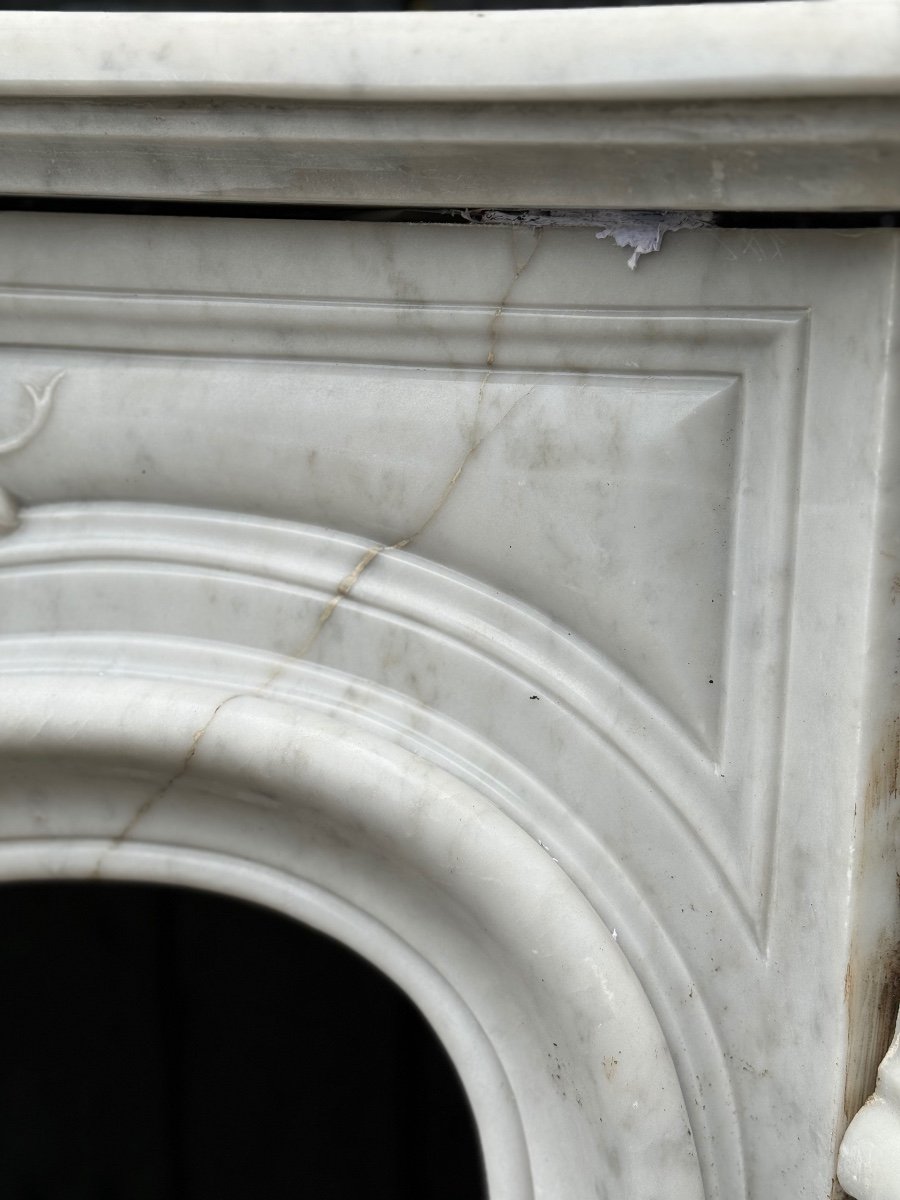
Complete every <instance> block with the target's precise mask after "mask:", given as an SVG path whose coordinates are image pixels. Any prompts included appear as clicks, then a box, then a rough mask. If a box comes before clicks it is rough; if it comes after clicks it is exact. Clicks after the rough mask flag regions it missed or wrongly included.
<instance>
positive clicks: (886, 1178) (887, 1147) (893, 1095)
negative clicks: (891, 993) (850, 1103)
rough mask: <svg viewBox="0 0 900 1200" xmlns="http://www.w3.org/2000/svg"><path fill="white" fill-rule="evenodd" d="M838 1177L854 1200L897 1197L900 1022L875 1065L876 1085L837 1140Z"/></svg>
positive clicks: (899, 1181)
mask: <svg viewBox="0 0 900 1200" xmlns="http://www.w3.org/2000/svg"><path fill="white" fill-rule="evenodd" d="M838 1177H839V1179H840V1181H841V1183H842V1184H843V1186H844V1187H845V1188H846V1189H847V1191H848V1192H849V1193H850V1194H851V1195H853V1196H856V1197H858V1200H898V1197H900V1025H898V1028H897V1032H896V1034H895V1035H894V1040H893V1041H892V1042H891V1046H890V1049H889V1050H888V1052H887V1054H886V1055H885V1057H884V1061H883V1062H882V1064H881V1066H880V1067H879V1069H878V1086H877V1088H876V1089H875V1094H874V1095H873V1096H872V1097H871V1098H870V1099H869V1100H868V1102H867V1103H866V1105H865V1107H864V1108H863V1109H862V1110H861V1111H860V1112H858V1113H857V1114H856V1116H855V1117H854V1118H853V1120H852V1122H851V1123H850V1128H849V1129H848V1130H847V1134H846V1136H845V1138H844V1140H843V1142H842V1144H841V1153H840V1157H839V1159H838Z"/></svg>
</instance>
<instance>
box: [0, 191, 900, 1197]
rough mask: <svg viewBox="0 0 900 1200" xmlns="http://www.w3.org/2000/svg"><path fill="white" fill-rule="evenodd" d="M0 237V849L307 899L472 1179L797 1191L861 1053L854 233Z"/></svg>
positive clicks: (884, 318)
mask: <svg viewBox="0 0 900 1200" xmlns="http://www.w3.org/2000/svg"><path fill="white" fill-rule="evenodd" d="M138 233H139V236H136V235H137V234H138ZM679 239H680V240H679ZM0 246H2V250H3V257H2V261H3V264H4V266H3V274H2V278H0V315H2V321H0V450H5V452H4V453H3V454H2V457H0V484H2V486H3V488H4V489H5V490H6V492H7V493H8V495H9V496H10V497H13V498H14V499H15V504H16V505H17V507H18V514H17V521H18V523H17V524H16V525H15V527H14V528H12V527H11V528H10V529H9V532H8V533H7V534H6V535H5V536H4V537H3V538H2V540H0V611H2V613H3V624H2V636H0V713H2V719H0V743H2V744H0V750H2V756H3V773H2V781H0V872H2V874H3V876H4V877H5V878H9V879H11V878H51V877H58V876H64V877H78V878H90V877H95V878H142V879H153V880H161V881H169V882H172V883H187V884H190V885H194V886H202V887H210V888H217V889H220V890H223V891H228V892H231V893H234V894H236V895H241V896H245V897H247V898H249V899H255V900H259V901H261V902H263V903H266V904H269V905H272V906H274V907H277V908H281V909H283V910H284V911H287V912H291V913H293V914H294V915H295V916H297V917H298V918H299V919H302V920H305V921H308V922H309V923H311V924H313V925H316V926H318V927H320V928H323V929H325V930H327V931H328V932H331V933H334V934H335V935H336V936H339V937H341V938H342V939H343V940H345V941H347V942H348V943H349V944H351V945H353V946H354V947H355V948H356V949H358V950H360V951H361V952H362V953H364V954H366V955H367V956H368V957H370V958H372V959H373V960H374V961H375V962H376V963H378V965H380V966H381V967H382V968H383V969H384V970H386V971H387V972H388V973H389V974H391V975H392V976H393V977H394V978H395V979H396V980H397V981H398V982H399V983H400V984H401V986H403V987H404V988H405V989H406V990H407V991H408V992H409V993H410V995H412V996H413V998H414V999H415V1000H416V1001H417V1002H418V1003H419V1004H420V1006H421V1007H422V1009H423V1011H424V1012H425V1013H426V1015H427V1016H428V1017H429V1018H430V1019H431V1021H432V1022H433V1024H434V1025H435V1028H436V1029H437V1031H438V1032H439V1034H440V1035H441V1037H442V1038H443V1039H444V1041H445V1044H446V1045H447V1047H448V1049H449V1050H450V1053H451V1055H452V1056H453V1058H454V1060H455V1062H456V1063H457V1065H458V1067H459V1069H460V1073H461V1075H462V1077H463V1080H464V1082H465V1084H466V1087H467V1089H468V1093H469V1096H470V1098H471V1100H472V1104H473V1108H474V1111H475V1114H476V1118H477V1119H478V1123H479V1128H480V1130H481V1136H482V1140H483V1145H484V1150H485V1158H486V1162H487V1167H488V1173H489V1179H490V1186H491V1196H492V1200H497V1198H500V1200H507V1198H509V1200H529V1198H530V1197H532V1196H534V1197H543V1198H549V1197H554V1198H555V1197H566V1200H569V1198H570V1197H578V1198H580V1197H585V1198H588V1197H591V1198H593V1197H596V1196H608V1197H610V1200H612V1197H616V1198H618V1197H620V1196H625V1195H627V1196H630V1197H635V1198H636V1200H651V1198H652V1200H655V1198H656V1197H657V1196H658V1195H660V1181H661V1180H663V1181H664V1182H665V1189H666V1194H667V1195H668V1196H671V1197H673V1198H676V1200H695V1198H696V1200H700V1198H701V1197H705V1198H706V1200H740V1198H747V1200H762V1198H763V1197H766V1200H768V1198H769V1197H771V1196H779V1195H785V1196H792V1197H793V1196H796V1195H802V1194H804V1191H806V1192H807V1193H808V1194H810V1195H821V1196H823V1197H824V1196H825V1195H827V1194H828V1190H830V1189H831V1186H832V1182H833V1178H834V1165H835V1158H836V1152H837V1144H838V1142H839V1140H840V1136H841V1134H842V1132H843V1124H842V1122H845V1118H846V1116H848V1115H852V1114H845V1113H844V1111H843V1110H844V1104H845V1101H846V1100H847V1097H848V1096H850V1095H851V1094H853V1093H854V1090H856V1091H858V1090H860V1089H861V1088H864V1087H865V1082H866V1080H867V1079H868V1075H869V1074H871V1075H872V1077H873V1078H874V1065H875V1063H876V1062H877V1058H878V1057H879V1049H883V1048H880V1047H878V1046H877V1045H876V1044H875V1042H876V1041H877V1039H873V1044H872V1045H871V1046H870V1047H869V1049H868V1051H867V1052H866V1053H867V1054H868V1059H870V1060H871V1062H869V1061H868V1060H867V1061H865V1062H864V1061H863V1058H864V1057H865V1055H864V1054H863V1051H862V1050H861V1049H859V1048H858V1047H857V1046H856V1044H855V1043H854V1040H853V1039H854V1038H855V1037H856V1036H857V1034H856V1030H857V1028H859V1027H860V1013H858V1012H854V1011H848V1009H847V1008H846V1007H845V1004H847V1003H849V1001H846V1000H845V994H844V984H845V977H846V973H847V966H848V961H849V959H850V957H851V956H853V960H854V963H855V964H856V966H857V967H858V969H859V971H860V972H861V973H862V975H863V976H864V977H865V978H866V979H867V981H868V983H869V984H871V985H872V986H876V985H877V984H878V983H879V977H878V962H879V954H880V952H879V951H878V950H877V948H876V947H875V946H870V945H869V944H868V943H867V942H866V938H865V936H864V935H863V933H862V932H860V931H859V930H858V929H857V928H856V926H855V925H854V922H855V921H856V920H857V915H858V913H859V911H860V909H861V906H862V905H863V904H864V902H865V896H864V895H863V892H864V889H862V888H861V887H860V886H859V881H858V880H857V879H856V877H855V876H854V875H853V864H854V862H856V861H859V859H858V852H860V853H861V852H862V850H864V849H865V847H866V846H868V852H869V853H872V854H873V862H874V859H875V857H876V856H874V852H873V851H872V848H871V846H872V844H871V843H870V842H867V838H871V837H874V833H873V831H874V830H875V829H876V827H877V829H878V830H879V831H881V832H884V834H885V836H887V833H888V831H889V830H890V829H891V825H890V818H889V816H888V815H886V814H888V813H889V811H890V810H889V805H888V802H887V798H886V795H885V794H882V793H884V792H885V790H886V788H887V784H885V783H883V782H882V783H876V785H875V788H874V799H872V800H871V803H870V804H869V806H868V809H866V808H865V805H864V804H863V802H862V798H863V795H864V792H865V773H866V769H867V766H868V765H869V763H870V759H871V755H872V754H874V753H875V750H876V739H875V734H874V733H873V734H872V743H871V745H870V744H868V743H867V741H866V737H868V734H867V735H866V737H863V736H862V735H861V734H860V728H861V725H862V723H863V722H862V718H863V717H864V716H865V717H866V723H867V724H871V725H872V727H873V728H874V726H875V724H876V723H877V721H876V718H879V719H880V717H882V716H883V715H884V713H885V712H886V705H885V702H884V697H883V696H882V695H881V694H880V693H879V691H878V687H879V686H880V685H879V684H878V683H877V681H875V680H876V676H875V674H874V673H873V669H872V664H873V662H874V660H875V649H873V647H874V645H875V642H876V641H877V640H878V638H881V639H882V640H883V641H886V640H887V638H888V635H887V633H886V632H885V631H886V630H887V628H888V626H887V619H886V617H885V615H884V614H885V613H886V612H887V608H886V605H887V601H886V599H885V597H886V596H887V594H888V588H887V586H886V583H887V575H886V572H887V570H888V567H887V561H888V560H887V559H886V558H885V559H884V561H882V556H881V555H880V549H881V548H882V543H881V542H880V541H879V539H880V538H881V536H882V533H883V531H884V529H885V525H886V522H887V517H886V515H885V514H889V513H890V509H889V507H888V501H887V499H886V495H887V484H886V482H885V481H886V479H887V464H888V463H889V457H890V454H891V453H892V452H893V451H892V445H893V443H892V441H891V437H892V436H893V425H892V424H891V421H892V418H891V417H890V415H889V406H888V405H887V403H886V395H887V390H886V389H887V386H888V385H887V379H888V376H887V369H886V366H885V364H886V362H887V356H888V349H889V345H888V340H887V337H886V333H885V331H886V329H887V328H888V313H889V312H890V311H891V310H890V305H891V303H892V288H893V287H894V280H895V275H896V257H897V240H896V236H895V234H894V233H893V232H892V231H890V230H883V231H874V232H867V233H865V234H861V235H860V236H858V237H853V238H848V237H841V236H839V235H838V234H835V233H831V232H825V231H822V232H815V231H794V232H778V233H771V234H769V233H758V234H756V235H753V236H751V235H749V234H748V233H747V231H726V230H721V229H705V230H698V231H692V232H691V233H690V234H688V233H684V234H680V235H676V236H674V237H673V238H672V240H671V243H670V244H669V243H667V245H666V248H665V251H664V253H661V254H659V255H654V256H652V257H648V259H647V260H646V261H642V262H641V264H640V268H639V270H638V271H636V272H634V273H631V272H629V271H628V269H627V267H626V266H625V256H623V254H622V251H621V250H620V249H619V248H618V247H616V246H614V245H609V244H607V243H605V242H602V243H601V242H599V241H598V240H597V239H596V238H595V237H594V236H593V232H592V231H591V230H590V229H586V230H580V229H564V230H554V229H549V230H532V229H521V228H483V227H478V228H475V227H451V226H433V225H432V226H428V225H419V226H415V225H398V226H392V225H388V224H378V223H369V222H358V223H352V224H351V223H342V222H334V223H330V222H324V221H316V222H293V221H291V222H261V221H259V222H257V221H246V222H245V221H236V220H229V221H227V222H224V221H217V220H212V219H210V220H193V221H191V222H189V223H188V224H186V223H185V221H184V220H183V219H180V218H179V219H165V218H141V219H140V221H139V224H138V225H136V224H135V223H134V221H133V220H131V219H129V218H122V217H102V218H101V217H89V216H71V215H70V216H48V215H37V214H18V215H15V214H6V215H4V216H3V218H2V221H0ZM836 272H837V273H839V274H840V278H841V281H842V284H841V288H840V289H839V291H838V290H836V289H835V288H834V287H833V286H832V281H833V279H834V278H835V273H836ZM848 307H849V308H850V309H852V311H853V313H854V324H853V334H852V336H853V338H854V346H853V353H852V354H851V353H848V352H847V348H846V342H845V333H846V313H847V311H848ZM51 381H54V383H53V391H52V403H50V404H45V405H44V407H43V408H40V398H41V397H44V396H46V395H48V389H50V388H51ZM26 385H27V386H26ZM29 389H31V390H29ZM26 399H30V400H33V401H34V412H33V415H32V417H29V414H28V411H26V409H25V407H24V405H25V401H26ZM39 408H40V415H41V420H42V424H41V427H40V428H38V429H34V430H33V431H32V432H33V436H30V437H28V438H25V437H24V435H22V434H21V433H20V432H19V431H21V430H24V429H29V421H32V422H33V421H36V420H37V414H38V411H39ZM848 464H852V469H848ZM7 523H8V524H9V525H10V526H12V524H13V522H12V521H9V522H7ZM836 541H839V542H840V545H841V555H840V557H839V558H835V555H834V554H833V548H834V545H835V543H836ZM873 564H874V565H873ZM883 603H884V605H885V608H884V611H882V607H881V606H882V604H883ZM861 613H862V614H865V620H863V618H862V617H860V615H859V614H861ZM826 648H827V650H826ZM835 661H837V662H839V663H840V664H841V666H840V669H839V670H835V669H833V665H832V664H833V663H834V662H835ZM848 712H851V713H853V714H855V716H854V719H853V720H852V721H849V722H848V720H847V718H846V714H847V713H848ZM880 733H881V731H880V730H879V739H880ZM877 745H879V746H880V745H881V740H878V741H877ZM878 779H879V780H882V781H883V780H884V779H886V775H885V773H884V772H882V773H881V774H879V775H878ZM870 782H871V781H870ZM848 797H849V798H850V801H851V802H850V803H848ZM854 797H859V798H860V804H859V812H858V814H857V813H856V812H855V811H854V805H853V803H852V800H853V798H854ZM879 822H880V824H878V823H879ZM881 832H880V833H879V836H881ZM861 848H862V849H861ZM854 856H857V857H854ZM879 862H880V860H879ZM823 863H827V864H829V867H828V870H829V872H831V873H832V878H831V879H823ZM886 870H887V868H886V866H885V865H884V864H881V865H877V864H876V865H875V866H873V867H872V870H871V872H870V873H869V874H868V875H867V876H866V887H869V885H870V884H871V885H872V886H873V887H874V886H875V885H876V884H880V882H881V876H880V875H879V872H882V873H883V872H886ZM834 878H838V879H839V880H840V881H842V882H840V884H839V885H838V886H836V885H835V884H834ZM892 884H893V880H892ZM890 920H891V919H890V918H888V917H885V919H884V920H883V921H882V923H881V932H882V933H884V930H885V928H890ZM835 930H847V931H848V932H847V934H846V937H845V936H844V935H843V934H837V933H835ZM882 982H883V981H882ZM862 990H864V989H860V990H858V991H857V993H856V995H857V996H859V995H860V994H862ZM823 1046H825V1047H828V1050H827V1053H824V1054H823V1053H822V1047H823ZM870 1068H871V1071H870Z"/></svg>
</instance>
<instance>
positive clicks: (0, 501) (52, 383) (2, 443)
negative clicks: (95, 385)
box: [0, 371, 65, 536]
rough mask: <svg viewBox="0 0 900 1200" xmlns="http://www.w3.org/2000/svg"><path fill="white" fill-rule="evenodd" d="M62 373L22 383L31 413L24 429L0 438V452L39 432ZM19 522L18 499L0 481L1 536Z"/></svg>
mask: <svg viewBox="0 0 900 1200" xmlns="http://www.w3.org/2000/svg"><path fill="white" fill-rule="evenodd" d="M64 375H65V371H57V372H56V374H55V375H53V376H52V377H51V378H50V379H48V380H47V382H46V383H45V384H44V385H43V386H42V387H41V386H38V385H36V384H32V383H24V382H23V383H22V387H23V388H24V389H25V391H26V393H27V395H28V396H29V398H30V400H31V417H30V419H29V421H28V422H27V424H26V425H25V427H24V429H20V430H19V431H18V432H16V433H11V434H9V436H8V437H5V438H0V455H3V454H12V453H13V452H14V451H16V450H21V449H22V448H23V447H24V446H27V445H28V443H29V442H30V441H31V440H32V439H33V438H35V437H36V436H37V435H38V434H39V433H40V431H41V430H42V429H43V427H44V425H45V424H46V421H47V418H48V417H49V415H50V409H51V406H52V403H53V396H54V393H55V391H56V388H57V385H58V384H59V382H60V380H61V379H62V378H63V376H64ZM18 524H19V505H18V502H17V500H16V498H15V496H13V495H12V494H11V493H10V492H9V491H8V490H7V489H6V488H5V487H3V485H2V484H0V536H2V535H3V534H4V533H11V532H12V531H13V530H14V529H16V528H17V526H18Z"/></svg>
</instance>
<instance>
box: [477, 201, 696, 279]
mask: <svg viewBox="0 0 900 1200" xmlns="http://www.w3.org/2000/svg"><path fill="white" fill-rule="evenodd" d="M463 216H464V217H465V218H466V219H467V220H470V221H474V222H476V223H478V224H482V225H524V226H526V227H527V228H529V229H553V228H556V229H560V228H570V229H571V228H588V229H593V230H595V231H596V232H595V235H594V236H595V237H598V238H601V239H602V238H607V237H611V238H612V239H613V241H614V242H615V243H616V245H617V246H621V247H622V248H623V249H624V248H626V247H630V248H631V249H632V250H633V251H634V253H633V254H632V255H631V257H630V258H629V259H628V266H629V268H630V269H631V270H632V271H633V270H635V268H636V267H637V265H638V263H639V262H640V260H641V258H642V256H643V255H645V254H653V253H655V252H656V251H658V250H660V249H661V248H662V241H663V238H664V237H665V235H666V234H667V233H674V232H676V231H677V230H681V229H709V228H711V227H712V226H713V225H714V224H715V221H714V219H713V214H712V213H711V212H674V211H673V212H663V211H660V212H649V211H643V210H636V211H633V212H629V211H626V210H621V209H608V208H553V209H526V210H523V211H522V212H505V211H503V210H500V209H487V210H485V211H483V212H478V213H473V212H472V211H471V210H468V209H466V210H464V212H463Z"/></svg>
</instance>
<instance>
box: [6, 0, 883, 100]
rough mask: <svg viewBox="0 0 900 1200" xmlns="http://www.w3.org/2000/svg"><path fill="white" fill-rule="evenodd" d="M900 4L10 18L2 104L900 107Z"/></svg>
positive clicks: (830, 1) (795, 2) (824, 1)
mask: <svg viewBox="0 0 900 1200" xmlns="http://www.w3.org/2000/svg"><path fill="white" fill-rule="evenodd" d="M898 86H900V5H898V3H897V0H818V2H817V3H809V2H808V0H779V3H778V4H774V5H773V4H771V3H766V2H762V3H742V4H739V5H734V4H728V3H721V4H706V5H703V6H702V7H701V6H698V5H696V4H682V5H672V6H667V7H665V8H663V7H660V8H653V7H650V8H635V9H632V10H630V11H629V12H627V13H626V14H622V13H620V12H617V11H615V10H610V9H604V8H595V9H591V8H587V9H569V10H565V9H563V10H562V11H554V10H548V11H541V10H530V11H520V12H478V11H472V12H405V13H302V14H297V13H217V14H216V16H215V21H214V22H213V21H210V20H209V18H208V16H207V15H206V14H204V13H140V12H137V13H80V12H75V13H69V12H5V13H3V14H0V96H4V95H5V96H13V95H33V94H40V95H46V94H50V95H68V96H71V95H78V94H87V95H97V94H102V95H123V94H128V93H131V94H133V95H142V96H146V95H147V93H148V89H152V92H153V93H166V92H168V93H171V94H175V95H189V94H192V93H197V92H199V93H201V94H204V95H205V94H214V95H226V96H237V95H254V96H269V97H273V96H292V97H302V98H304V99H317V100H333V99H353V100H356V101H367V102H371V101H381V100H403V99H415V100H429V99H430V100H444V101H446V100H452V101H458V100H460V99H461V98H464V99H467V100H471V101H479V102H483V101H500V100H517V101H524V102H528V103H531V102H536V101H541V100H578V99H582V100H584V99H591V100H623V99H631V100H633V99H640V100H654V99H661V100H666V101H670V100H673V99H700V98H716V99H725V98H728V99H735V98H746V97H760V98H764V99H770V98H773V97H778V96H782V97H786V96H792V97H795V96H820V95H823V94H824V95H828V96H845V95H884V94H890V95H893V94H896V92H897V89H898Z"/></svg>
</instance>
